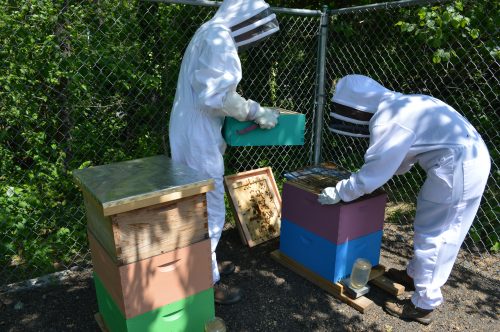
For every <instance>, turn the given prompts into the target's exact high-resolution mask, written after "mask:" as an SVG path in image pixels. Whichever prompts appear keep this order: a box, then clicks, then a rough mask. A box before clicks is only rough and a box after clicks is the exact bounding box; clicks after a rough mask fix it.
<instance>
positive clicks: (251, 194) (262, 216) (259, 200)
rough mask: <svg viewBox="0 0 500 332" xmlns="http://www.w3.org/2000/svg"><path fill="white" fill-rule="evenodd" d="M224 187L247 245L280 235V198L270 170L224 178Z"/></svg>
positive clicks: (247, 172) (254, 171)
mask: <svg viewBox="0 0 500 332" xmlns="http://www.w3.org/2000/svg"><path fill="white" fill-rule="evenodd" d="M224 186H225V188H226V191H227V193H228V196H230V199H229V201H230V203H231V208H232V210H233V212H234V215H235V219H236V224H237V226H238V231H239V232H240V236H241V238H242V241H243V243H244V244H246V245H248V246H250V247H253V246H255V245H257V244H259V243H262V242H264V241H267V240H270V239H273V238H276V237H278V236H279V235H280V226H281V196H280V194H279V191H278V187H277V185H276V181H275V180H274V176H273V173H272V170H271V168H270V167H264V168H259V169H256V170H251V171H246V172H242V173H238V174H234V175H229V176H225V177H224Z"/></svg>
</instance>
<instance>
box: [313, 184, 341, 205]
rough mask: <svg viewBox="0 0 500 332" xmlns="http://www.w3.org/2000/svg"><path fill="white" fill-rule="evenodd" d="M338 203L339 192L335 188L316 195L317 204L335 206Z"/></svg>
mask: <svg viewBox="0 0 500 332" xmlns="http://www.w3.org/2000/svg"><path fill="white" fill-rule="evenodd" d="M340 201H341V199H340V195H339V191H338V190H337V188H335V187H328V188H325V189H323V190H321V193H320V194H319V195H318V202H319V203H320V204H322V205H325V204H337V203H338V202H340Z"/></svg>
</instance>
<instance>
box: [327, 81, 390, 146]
mask: <svg viewBox="0 0 500 332" xmlns="http://www.w3.org/2000/svg"><path fill="white" fill-rule="evenodd" d="M392 93H393V92H392V91H391V90H389V89H386V88H384V87H383V86H382V85H380V83H378V82H377V81H375V80H373V79H371V78H369V77H367V76H363V75H356V74H354V75H347V76H344V77H343V78H341V79H340V80H339V81H338V83H337V85H336V88H335V93H334V94H333V97H332V101H333V111H332V112H330V116H331V122H330V126H329V127H330V130H331V131H332V132H334V133H337V134H342V135H347V136H354V137H370V133H369V130H368V128H369V127H368V125H369V123H370V119H371V117H372V116H373V113H375V111H376V110H377V109H378V106H379V104H380V102H381V100H382V99H383V98H384V97H385V96H388V95H391V94H392Z"/></svg>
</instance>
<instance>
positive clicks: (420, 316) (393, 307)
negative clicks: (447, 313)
mask: <svg viewBox="0 0 500 332" xmlns="http://www.w3.org/2000/svg"><path fill="white" fill-rule="evenodd" d="M384 308H385V311H387V313H388V314H390V315H392V316H396V317H399V318H402V319H407V320H414V321H416V322H419V323H421V324H424V325H429V324H430V323H431V322H432V312H433V311H434V310H426V309H422V308H419V307H417V306H415V305H414V304H413V302H411V300H410V299H408V300H403V301H387V302H385V305H384Z"/></svg>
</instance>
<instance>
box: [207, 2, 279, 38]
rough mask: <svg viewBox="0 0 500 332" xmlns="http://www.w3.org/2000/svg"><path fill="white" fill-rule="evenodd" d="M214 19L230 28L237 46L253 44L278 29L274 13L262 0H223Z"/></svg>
mask: <svg viewBox="0 0 500 332" xmlns="http://www.w3.org/2000/svg"><path fill="white" fill-rule="evenodd" d="M214 21H216V22H220V23H223V24H225V25H226V26H228V27H229V28H230V29H231V35H232V37H233V38H234V40H235V43H236V47H238V48H241V47H242V46H245V48H247V47H250V46H253V45H255V44H257V43H259V42H261V41H262V40H264V39H265V38H267V37H269V36H270V35H272V34H273V33H276V32H278V31H279V26H278V21H277V19H276V15H275V14H273V13H272V11H271V9H270V8H269V5H268V4H267V3H266V2H265V1H263V0H250V1H249V0H225V1H224V2H223V3H222V5H221V6H220V8H219V10H218V11H217V13H215V16H214Z"/></svg>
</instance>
